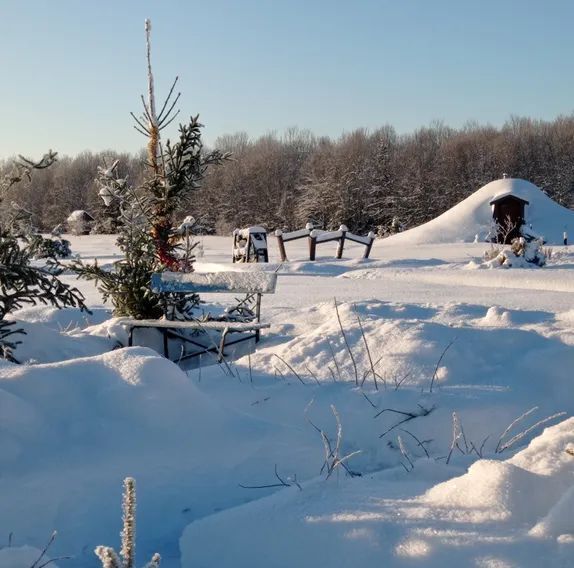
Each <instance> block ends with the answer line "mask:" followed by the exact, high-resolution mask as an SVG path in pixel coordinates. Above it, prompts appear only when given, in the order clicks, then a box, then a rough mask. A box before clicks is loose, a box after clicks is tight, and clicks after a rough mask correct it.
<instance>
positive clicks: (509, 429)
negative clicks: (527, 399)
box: [494, 406, 538, 454]
mask: <svg viewBox="0 0 574 568" xmlns="http://www.w3.org/2000/svg"><path fill="white" fill-rule="evenodd" d="M537 410H538V406H533V407H532V408H531V409H530V410H527V411H526V412H525V413H524V414H521V415H520V416H519V417H518V418H516V419H515V420H513V421H512V422H511V423H510V424H509V425H508V426H507V427H506V430H504V432H503V433H502V434H501V435H500V437H499V438H498V443H497V444H496V449H495V450H494V453H495V454H498V453H499V450H500V446H501V445H502V440H503V439H504V438H505V437H506V435H507V434H508V433H509V432H510V431H511V430H512V429H513V428H514V427H515V426H516V425H517V424H518V423H519V422H521V421H522V420H524V419H525V418H526V417H527V416H530V415H531V414H532V413H533V412H536V411H537Z"/></svg>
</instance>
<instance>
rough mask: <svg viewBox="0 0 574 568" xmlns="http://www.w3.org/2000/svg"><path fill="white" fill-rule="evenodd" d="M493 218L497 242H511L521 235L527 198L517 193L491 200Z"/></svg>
mask: <svg viewBox="0 0 574 568" xmlns="http://www.w3.org/2000/svg"><path fill="white" fill-rule="evenodd" d="M490 205H492V207H493V209H492V219H493V220H494V223H495V224H496V228H497V233H496V242H497V243H501V244H510V243H511V242H512V240H513V239H515V238H517V237H520V235H521V233H520V228H521V227H522V225H524V219H525V216H524V208H525V206H526V205H528V201H526V199H522V198H521V197H518V196H516V195H501V196H499V197H495V198H494V199H493V200H492V201H491V202H490Z"/></svg>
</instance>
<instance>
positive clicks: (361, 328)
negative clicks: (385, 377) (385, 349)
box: [353, 305, 379, 390]
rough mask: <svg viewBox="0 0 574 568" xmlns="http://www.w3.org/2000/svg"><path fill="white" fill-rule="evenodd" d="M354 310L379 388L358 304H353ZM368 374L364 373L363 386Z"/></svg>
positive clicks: (374, 378)
mask: <svg viewBox="0 0 574 568" xmlns="http://www.w3.org/2000/svg"><path fill="white" fill-rule="evenodd" d="M353 311H354V312H355V316H356V317H357V323H358V324H359V329H360V330H361V337H362V338H363V343H364V344H365V350H366V351H367V357H368V359H369V365H370V366H371V373H372V374H373V381H374V383H375V390H379V385H378V384H377V373H376V372H375V366H374V365H373V358H372V357H371V350H370V349H369V344H368V343H367V337H366V336H365V329H364V328H363V322H362V321H361V318H360V316H359V313H358V311H357V306H355V305H353ZM367 374H368V373H365V374H364V375H363V380H362V381H361V386H363V384H364V383H365V380H366V378H367Z"/></svg>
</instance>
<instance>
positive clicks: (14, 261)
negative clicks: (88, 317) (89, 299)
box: [0, 152, 87, 361]
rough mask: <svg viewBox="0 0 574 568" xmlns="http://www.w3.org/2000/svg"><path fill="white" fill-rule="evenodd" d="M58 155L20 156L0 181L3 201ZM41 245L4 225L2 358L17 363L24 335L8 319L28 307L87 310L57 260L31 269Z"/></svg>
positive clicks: (0, 252)
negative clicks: (19, 336) (62, 276)
mask: <svg viewBox="0 0 574 568" xmlns="http://www.w3.org/2000/svg"><path fill="white" fill-rule="evenodd" d="M55 160H56V154H55V153H53V152H49V153H48V154H46V155H45V156H44V157H43V158H42V159H41V160H40V161H39V162H33V161H31V160H27V159H25V158H23V157H20V158H19V160H18V161H17V162H16V163H15V164H14V169H13V171H12V173H11V174H9V175H7V176H5V177H4V178H3V179H2V180H0V202H1V201H2V199H3V196H4V195H5V194H6V192H8V190H10V189H11V188H12V187H13V186H15V185H16V184H18V183H19V182H21V181H22V180H23V179H25V178H30V177H31V174H32V172H33V171H34V170H37V169H44V168H47V167H49V166H50V165H52V164H53V163H54V162H55ZM36 253H37V245H36V244H35V243H34V241H33V240H30V239H28V238H27V235H25V234H23V233H21V227H20V226H19V225H18V224H16V225H11V224H5V223H4V224H0V358H7V359H10V360H12V361H15V359H14V357H13V355H12V351H13V349H14V348H15V347H16V345H17V344H18V343H20V342H19V341H16V340H15V338H14V337H13V336H14V335H17V334H23V333H24V332H23V331H22V330H21V329H19V328H17V327H15V325H14V322H12V321H8V320H7V319H6V316H7V315H8V314H10V313H11V312H13V311H14V310H17V309H19V308H21V307H23V306H24V305H26V304H39V303H41V304H50V305H53V306H57V307H65V306H74V307H78V308H80V309H82V310H86V309H87V308H86V306H85V304H84V297H83V295H82V294H81V292H79V291H78V290H77V289H76V288H72V287H70V286H68V285H67V284H64V283H63V282H62V281H61V280H59V279H58V276H59V275H60V273H61V272H62V268H61V267H60V266H59V265H58V264H57V262H56V261H55V260H54V259H49V260H48V262H47V264H46V266H44V267H38V266H31V264H30V261H31V260H32V258H34V256H35V254H36Z"/></svg>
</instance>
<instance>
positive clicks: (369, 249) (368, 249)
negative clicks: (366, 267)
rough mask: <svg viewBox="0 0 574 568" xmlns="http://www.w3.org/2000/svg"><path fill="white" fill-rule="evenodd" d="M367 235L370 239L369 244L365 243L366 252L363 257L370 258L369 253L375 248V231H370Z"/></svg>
mask: <svg viewBox="0 0 574 568" xmlns="http://www.w3.org/2000/svg"><path fill="white" fill-rule="evenodd" d="M367 237H369V239H370V241H369V244H367V245H365V254H364V255H363V258H369V255H370V254H371V249H372V248H373V243H374V242H375V233H373V231H370V232H369V234H368V235H367Z"/></svg>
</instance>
